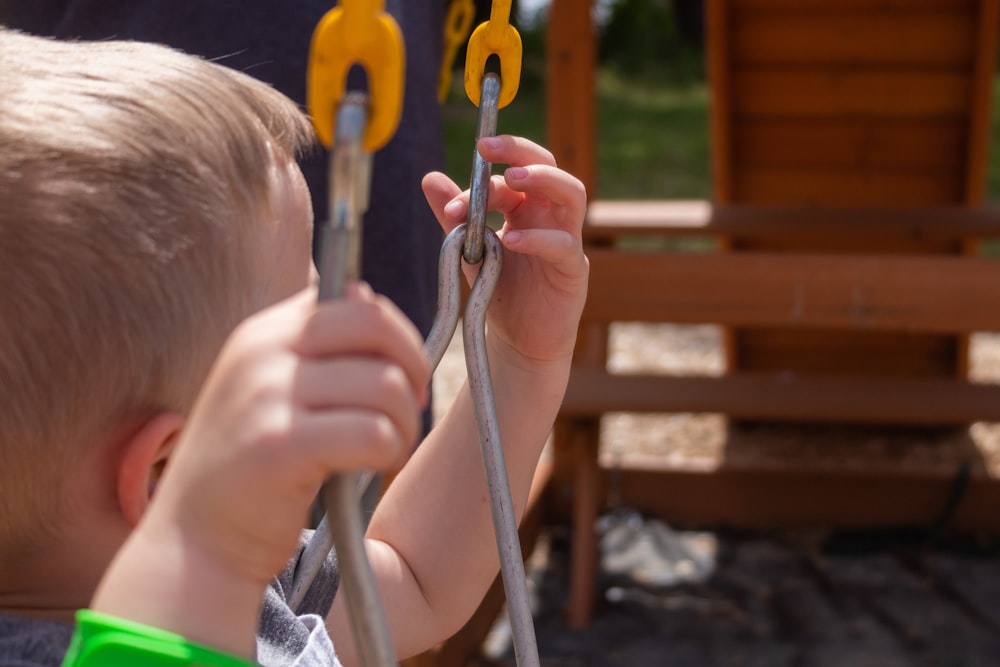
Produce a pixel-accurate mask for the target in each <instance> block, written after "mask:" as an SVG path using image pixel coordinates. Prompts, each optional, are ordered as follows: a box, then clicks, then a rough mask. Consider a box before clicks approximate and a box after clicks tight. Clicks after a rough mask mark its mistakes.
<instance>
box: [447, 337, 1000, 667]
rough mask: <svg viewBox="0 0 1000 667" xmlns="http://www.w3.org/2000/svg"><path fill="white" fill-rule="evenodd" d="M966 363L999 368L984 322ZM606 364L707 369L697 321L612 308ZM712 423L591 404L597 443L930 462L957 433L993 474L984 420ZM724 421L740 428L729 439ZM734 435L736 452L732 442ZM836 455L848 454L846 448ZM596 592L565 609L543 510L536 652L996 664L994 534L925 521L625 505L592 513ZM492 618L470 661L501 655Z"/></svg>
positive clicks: (601, 661) (557, 558) (564, 558)
mask: <svg viewBox="0 0 1000 667" xmlns="http://www.w3.org/2000/svg"><path fill="white" fill-rule="evenodd" d="M970 355H971V376H972V378H973V379H974V380H976V381H981V382H997V381H1000V335H997V334H977V335H975V336H974V337H973V340H972V344H971V347H970ZM609 366H610V368H612V369H613V370H616V371H619V372H629V371H635V370H656V371H660V372H665V373H678V374H720V373H722V371H723V362H722V354H721V337H720V333H719V329H718V328H717V327H713V326H677V325H667V324H657V325H645V324H619V325H615V326H613V328H612V332H611V343H610V357H609ZM464 376H465V364H464V359H463V357H462V352H461V332H459V334H458V335H457V336H456V339H455V340H454V341H453V343H452V346H451V347H450V348H449V351H448V353H447V354H446V356H445V358H444V360H443V361H442V363H441V366H440V367H439V369H438V372H437V373H436V375H435V413H436V414H438V415H439V414H440V413H441V411H443V409H444V408H445V407H446V405H447V403H448V401H449V400H450V397H451V396H453V395H454V393H455V392H456V391H457V390H458V388H459V387H460V386H461V384H462V382H463V380H464ZM802 434H803V430H802V429H800V428H792V427H787V428H783V427H774V428H770V427H769V428H767V429H764V430H760V429H758V430H754V431H750V432H745V433H742V434H736V436H734V434H733V433H729V434H727V429H726V422H725V419H724V418H723V417H722V416H719V415H671V416H663V415H625V414H614V415H608V416H606V417H605V418H604V420H603V421H602V447H603V450H602V457H603V458H604V459H605V460H610V461H613V460H615V459H625V458H627V457H629V456H642V457H645V456H656V457H663V458H665V459H666V460H676V461H691V460H717V459H719V458H720V457H723V456H725V457H729V458H730V460H731V458H732V457H734V456H741V455H747V454H746V452H747V451H748V448H751V449H750V453H751V454H752V456H754V457H755V459H760V458H762V457H763V458H766V457H771V456H773V457H778V458H787V457H790V456H801V457H807V458H809V459H810V460H817V459H819V460H824V461H830V462H837V463H838V464H843V465H852V464H858V463H859V462H860V464H864V463H866V462H867V463H871V462H878V461H884V462H892V463H893V464H897V465H912V466H920V465H939V464H941V463H942V462H946V461H948V462H952V461H955V460H958V459H960V458H965V457H967V456H968V454H969V453H970V451H973V452H974V453H975V454H976V455H977V457H976V458H977V460H980V461H982V465H983V466H984V467H985V468H986V469H987V470H989V471H990V472H992V473H993V474H1000V424H985V423H980V424H974V425H972V426H971V427H970V428H968V429H952V430H946V431H942V432H940V433H937V434H935V435H934V436H930V435H928V434H927V432H926V431H919V430H906V429H890V430H886V429H850V428H846V427H845V428H844V429H830V428H824V429H820V430H815V431H809V436H808V437H803V435H802ZM734 437H738V438H742V439H743V440H744V441H743V442H739V443H738V445H739V446H735V445H734V442H733V439H734ZM741 452H742V453H741ZM852 462H853V463H852ZM599 528H600V531H601V547H602V552H601V575H600V577H601V579H600V582H599V586H598V590H599V591H600V593H601V600H600V602H599V604H598V609H597V614H596V616H595V618H594V621H593V623H592V625H591V626H590V627H589V628H587V629H586V630H583V631H580V630H571V629H569V628H567V627H566V626H565V623H564V614H563V612H564V604H565V600H566V595H567V588H566V586H567V574H568V553H569V546H568V542H569V535H568V531H567V529H566V527H564V526H558V525H555V526H548V527H547V528H546V530H545V531H544V532H543V534H542V536H541V538H540V541H539V545H538V548H537V549H536V551H535V553H534V554H532V556H531V558H530V560H529V568H528V569H529V580H530V581H529V585H530V586H531V588H532V591H533V595H534V600H535V609H536V610H535V624H536V632H537V637H538V645H539V653H540V656H541V662H542V666H543V667H603V666H607V667H619V666H622V667H624V666H625V665H629V666H630V667H658V666H661V665H662V666H669V665H678V666H683V667H688V666H690V667H713V666H716V665H718V666H729V665H733V666H735V665H742V666H758V665H759V666H761V667H764V666H767V667H784V666H786V665H787V666H788V667H792V666H796V667H834V666H836V667H840V666H846V665H850V666H858V667H869V666H871V667H896V666H900V667H901V666H903V665H907V666H925V665H926V666H928V667H930V666H952V665H954V666H956V667H966V666H967V667H978V666H980V665H982V666H984V667H986V666H990V665H993V666H995V665H1000V540H997V539H996V537H995V536H988V537H979V538H977V539H972V538H969V539H965V538H963V539H960V540H959V539H951V540H945V539H936V540H928V539H927V536H926V535H924V534H913V533H906V532H892V531H883V532H880V533H828V532H822V531H815V532H797V533H787V532H772V533H759V532H754V533H751V532H746V533H741V532H734V531H705V532H682V531H674V530H672V529H671V528H670V527H669V526H667V525H665V524H663V523H662V522H660V521H658V520H656V519H652V518H649V517H642V516H639V515H638V514H636V513H634V512H631V511H630V510H629V509H628V508H619V509H618V510H617V511H616V512H614V513H612V514H609V515H607V516H605V517H603V518H602V519H601V523H600V525H599ZM509 640H510V637H509V632H508V631H507V630H506V625H505V623H503V622H502V621H501V622H499V623H498V625H497V627H496V628H495V629H494V632H493V634H492V635H491V636H490V638H488V640H487V642H486V644H485V646H484V651H483V656H482V657H481V658H480V659H478V660H476V661H475V662H474V663H472V665H470V667H498V666H501V665H502V666H508V665H509V666H513V665H514V664H515V661H514V658H513V655H512V651H511V647H510V641H509Z"/></svg>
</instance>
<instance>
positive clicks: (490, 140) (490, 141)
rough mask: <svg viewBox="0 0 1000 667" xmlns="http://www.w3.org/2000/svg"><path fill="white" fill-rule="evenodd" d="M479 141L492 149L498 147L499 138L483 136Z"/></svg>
mask: <svg viewBox="0 0 1000 667" xmlns="http://www.w3.org/2000/svg"><path fill="white" fill-rule="evenodd" d="M481 141H482V142H483V144H485V146H486V147H487V148H492V149H494V150H495V149H497V148H500V139H499V138H497V137H483V138H482V139H481Z"/></svg>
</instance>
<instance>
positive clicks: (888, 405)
mask: <svg viewBox="0 0 1000 667" xmlns="http://www.w3.org/2000/svg"><path fill="white" fill-rule="evenodd" d="M607 412H648V413H654V412H661V413H687V412H695V413H699V412H709V413H716V412H717V413H722V414H725V415H728V416H729V417H732V418H734V419H750V420H755V419H759V420H780V421H791V422H856V423H865V424H915V425H941V424H966V423H969V422H974V421H1000V385H996V384H975V383H971V382H966V381H963V380H958V379H953V378H947V377H927V378H914V377H899V378H894V377H885V376H871V377H865V376H857V375H849V376H834V375H826V376H802V375H795V374H791V373H788V374H784V373H775V372H768V373H749V372H746V373H733V374H729V375H724V376H720V377H705V376H687V377H678V376H669V375H648V374H644V375H618V374H611V373H607V372H605V371H594V370H591V369H580V368H575V369H573V371H572V373H571V375H570V381H569V387H568V388H567V391H566V396H565V399H564V400H563V404H562V408H561V412H560V415H561V416H562V417H563V418H569V417H587V418H593V417H599V416H600V415H602V414H604V413H607Z"/></svg>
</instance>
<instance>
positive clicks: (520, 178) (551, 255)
mask: <svg viewBox="0 0 1000 667" xmlns="http://www.w3.org/2000/svg"><path fill="white" fill-rule="evenodd" d="M478 149H479V153H480V154H481V155H482V156H483V158H484V159H486V160H488V161H490V162H498V163H506V164H509V165H510V168H508V169H507V170H506V171H505V172H504V174H503V176H493V178H492V179H491V183H490V193H489V205H490V209H491V210H496V211H500V212H501V213H503V215H504V219H505V222H504V225H503V229H502V230H501V231H500V232H499V236H500V239H501V240H502V241H503V245H504V248H505V252H504V258H503V273H502V275H501V278H500V283H499V285H498V286H497V291H496V294H495V295H494V299H493V304H492V306H491V308H490V313H489V318H490V319H489V322H490V331H491V335H492V336H493V337H495V338H497V339H499V340H500V341H501V342H503V343H504V344H505V345H507V346H509V347H510V348H513V350H514V351H516V352H517V353H519V354H521V355H523V356H524V357H526V358H527V359H529V360H534V361H552V360H567V359H569V358H570V356H571V355H572V352H573V346H574V345H575V343H576V329H577V324H578V321H579V319H580V314H581V312H582V310H583V304H584V301H585V300H586V297H587V277H588V272H589V269H588V263H587V258H586V256H585V255H584V254H583V243H582V239H581V231H582V227H583V218H584V213H585V211H586V205H587V195H586V192H585V190H584V188H583V184H582V183H580V181H579V180H577V179H576V178H574V177H573V176H571V175H570V174H568V173H566V172H565V171H562V170H561V169H559V168H558V167H556V164H555V160H554V158H553V157H552V154H551V153H550V152H549V151H547V150H545V149H544V148H542V147H540V146H538V145H537V144H535V143H533V142H531V141H528V140H527V139H522V138H519V137H512V136H498V137H492V138H484V139H482V140H480V142H479V146H478ZM423 187H424V194H425V196H426V197H427V201H428V203H429V204H430V206H431V208H432V209H433V210H434V213H435V215H436V216H437V218H438V221H439V222H440V223H441V226H442V227H444V229H445V232H449V231H451V230H452V229H453V228H454V227H455V226H457V225H459V224H461V223H463V222H465V220H466V218H467V216H468V202H469V192H468V191H465V192H462V191H461V190H460V188H459V187H458V186H457V185H455V183H454V182H452V181H451V180H450V179H449V178H448V177H447V176H445V175H444V174H441V173H432V174H428V175H427V176H426V177H425V178H424V181H423Z"/></svg>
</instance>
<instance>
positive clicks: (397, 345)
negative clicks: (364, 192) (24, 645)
mask: <svg viewBox="0 0 1000 667" xmlns="http://www.w3.org/2000/svg"><path fill="white" fill-rule="evenodd" d="M421 344H422V341H421V340H420V338H419V335H418V333H417V332H416V330H415V329H414V328H413V326H412V325H411V324H410V323H409V321H408V320H406V318H405V317H404V316H403V315H402V314H401V313H400V312H399V311H398V310H397V309H396V308H395V307H394V306H392V305H391V304H389V303H388V301H387V300H385V299H383V298H380V297H375V296H374V295H372V294H371V291H370V290H368V289H367V288H365V287H362V286H354V288H353V289H352V294H351V296H350V297H349V298H348V299H346V300H344V301H340V302H333V303H326V304H323V305H321V306H317V305H316V292H315V290H314V289H309V290H306V291H305V292H303V293H300V294H298V295H296V296H295V297H293V298H291V299H289V300H287V301H284V302H282V303H280V304H278V305H277V306H274V307H272V308H269V309H267V310H265V311H263V312H261V313H260V314H258V315H256V316H254V317H252V318H250V319H249V320H247V321H246V322H245V323H244V324H242V325H241V326H240V327H239V328H238V329H237V330H236V331H235V332H234V333H233V335H232V336H231V337H230V339H229V341H228V342H227V344H226V346H225V347H224V349H223V351H222V353H221V354H220V356H219V358H218V360H217V361H216V364H215V367H214V368H213V370H212V372H211V374H210V376H209V379H208V381H207V382H206V384H205V387H204V388H203V390H202V393H201V395H200V396H199V398H198V401H197V404H196V406H195V408H194V410H193V412H192V415H191V418H190V420H189V422H188V423H187V425H186V426H185V428H184V430H183V432H182V434H181V437H180V441H179V443H178V445H177V450H176V451H175V453H174V455H173V456H172V457H171V460H170V463H169V465H168V468H167V471H166V472H165V474H164V476H163V479H162V480H161V482H160V484H159V486H158V488H157V491H156V494H155V496H154V498H153V501H152V503H151V505H150V508H149V510H148V512H147V513H146V515H145V516H144V517H143V519H142V521H141V522H140V524H139V526H138V528H137V529H136V530H135V531H134V532H133V533H132V535H131V537H130V538H129V540H128V541H127V542H126V544H125V546H124V547H123V548H122V549H121V550H120V552H119V553H118V556H117V557H116V558H115V560H114V562H113V563H112V565H111V567H110V568H109V570H108V571H107V573H106V574H105V577H104V579H103V581H102V583H101V586H100V588H99V589H98V592H97V594H96V595H95V597H94V600H93V604H92V608H93V609H95V610H97V611H102V612H105V613H108V614H112V615H115V616H120V617H124V618H127V619H130V620H134V621H138V622H140V623H145V624H147V625H152V626H156V627H159V628H162V629H165V630H169V631H172V632H175V633H178V634H180V635H183V636H185V637H186V638H187V639H189V640H191V641H195V642H199V643H202V644H206V645H209V646H212V647H215V648H218V649H221V650H223V651H226V652H228V653H232V654H235V655H239V656H244V657H251V656H253V654H254V637H255V635H256V632H257V626H258V621H259V613H260V606H261V600H262V596H263V591H264V588H265V587H266V586H267V584H268V583H269V581H270V580H271V579H272V578H273V577H274V575H275V573H276V572H277V571H278V570H280V569H281V568H282V567H283V566H284V564H285V563H286V561H287V560H288V558H289V556H290V555H291V554H292V552H293V551H294V549H295V547H296V545H297V543H298V538H299V535H300V532H301V526H302V524H303V521H304V519H305V516H306V513H307V511H308V508H309V506H310V504H311V502H312V501H313V499H314V498H315V494H316V491H317V489H318V488H319V486H320V484H321V483H322V482H323V480H324V479H326V477H327V476H329V475H330V474H331V473H333V472H337V471H343V470H354V469H359V468H384V467H386V466H389V465H398V464H399V463H400V462H401V457H403V456H405V453H406V452H408V451H409V449H410V446H411V443H412V442H413V440H414V438H416V437H417V435H418V433H419V420H418V414H419V411H420V407H421V405H423V403H424V402H425V399H426V396H425V394H426V387H427V383H428V380H429V372H428V368H427V362H426V360H425V359H424V356H423V353H422V350H421Z"/></svg>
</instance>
